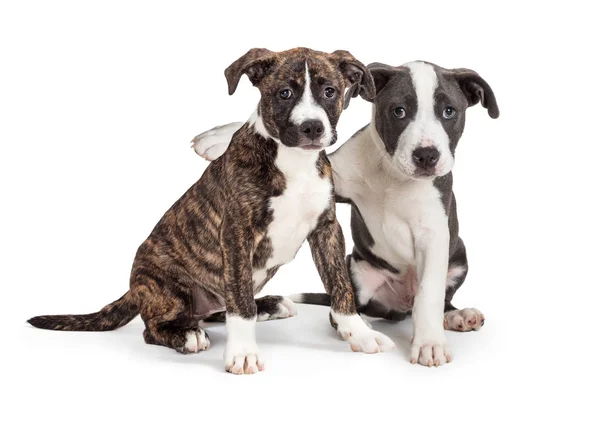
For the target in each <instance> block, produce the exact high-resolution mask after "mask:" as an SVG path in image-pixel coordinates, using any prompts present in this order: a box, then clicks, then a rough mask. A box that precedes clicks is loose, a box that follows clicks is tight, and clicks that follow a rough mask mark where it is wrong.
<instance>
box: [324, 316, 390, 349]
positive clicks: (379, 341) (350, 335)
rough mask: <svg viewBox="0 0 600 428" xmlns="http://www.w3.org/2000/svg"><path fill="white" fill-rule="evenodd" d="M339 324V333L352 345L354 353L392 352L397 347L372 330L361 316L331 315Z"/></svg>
mask: <svg viewBox="0 0 600 428" xmlns="http://www.w3.org/2000/svg"><path fill="white" fill-rule="evenodd" d="M331 315H332V318H333V320H334V321H335V323H336V324H337V332H338V334H339V335H340V336H341V337H342V339H344V340H345V341H347V342H349V343H350V348H351V349H352V350H353V351H354V352H365V353H367V354H376V353H378V352H386V351H391V350H392V349H394V348H395V347H396V345H395V344H394V342H392V340H391V339H390V338H389V337H387V336H386V335H385V334H383V333H380V332H378V331H375V330H371V329H370V328H369V327H367V325H366V324H365V322H364V321H363V320H362V319H361V318H360V316H359V315H357V314H354V315H341V314H336V313H334V312H332V313H331Z"/></svg>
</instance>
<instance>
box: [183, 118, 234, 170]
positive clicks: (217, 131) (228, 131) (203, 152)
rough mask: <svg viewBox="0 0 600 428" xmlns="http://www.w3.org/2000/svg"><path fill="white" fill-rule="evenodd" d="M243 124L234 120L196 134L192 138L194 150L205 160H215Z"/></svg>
mask: <svg viewBox="0 0 600 428" xmlns="http://www.w3.org/2000/svg"><path fill="white" fill-rule="evenodd" d="M242 125H243V123H240V122H235V123H230V124H228V125H224V126H218V127H216V128H213V129H211V130H209V131H206V132H203V133H202V134H199V135H197V136H196V137H194V139H193V140H192V147H193V148H194V151H195V152H196V153H197V154H199V155H200V156H202V157H203V158H204V159H206V160H209V161H211V160H215V159H217V158H218V157H219V156H221V155H222V154H223V153H225V150H227V147H228V146H229V143H230V142H231V137H232V136H233V134H234V133H235V132H236V131H237V130H238V129H239V128H240V127H241V126H242Z"/></svg>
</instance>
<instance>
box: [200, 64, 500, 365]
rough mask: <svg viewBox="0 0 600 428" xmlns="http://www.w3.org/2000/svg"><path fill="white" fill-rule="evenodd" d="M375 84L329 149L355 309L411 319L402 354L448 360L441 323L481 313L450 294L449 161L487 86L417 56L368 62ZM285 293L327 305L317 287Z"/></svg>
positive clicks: (490, 99) (470, 319)
mask: <svg viewBox="0 0 600 428" xmlns="http://www.w3.org/2000/svg"><path fill="white" fill-rule="evenodd" d="M369 70H370V71H371V74H372V75H373V79H374V81H375V85H376V91H377V95H376V97H375V100H374V104H373V115H372V121H371V123H370V124H369V125H367V126H366V127H364V128H363V129H361V130H360V131H358V132H357V133H356V134H355V135H354V136H353V137H352V138H350V140H349V141H348V142H346V143H345V144H343V145H342V146H341V148H340V149H339V150H337V151H336V152H335V153H333V154H332V155H330V156H329V159H330V161H331V164H332V166H333V170H334V183H335V193H336V199H337V201H338V202H347V203H350V204H352V216H351V230H352V237H353V240H354V245H355V246H354V249H353V252H352V254H351V255H349V256H348V258H347V263H348V266H349V271H350V275H351V279H352V284H353V287H354V289H355V295H356V300H357V306H358V310H359V312H361V313H362V314H365V315H369V316H373V317H381V318H386V319H391V320H401V319H404V318H406V316H408V315H412V317H413V338H412V348H411V356H410V359H411V362H413V363H417V362H418V363H420V364H422V365H426V366H432V365H435V366H437V365H441V364H444V363H446V362H449V361H450V360H451V353H450V350H449V347H448V344H447V340H446V337H445V334H444V328H446V329H449V330H456V331H470V330H478V329H479V328H480V327H481V326H482V325H483V323H484V316H483V314H482V313H481V312H480V311H479V310H477V309H474V308H471V309H463V310H458V309H456V308H455V307H454V306H453V305H452V303H451V300H452V298H453V296H454V294H455V292H456V290H457V289H458V288H459V287H460V286H461V285H462V283H463V282H464V280H465V277H466V275H467V270H468V263H467V257H466V251H465V245H464V243H463V241H462V240H461V239H460V237H459V236H458V219H457V213H456V200H455V197H454V193H453V191H452V173H451V170H452V167H453V165H454V154H455V150H456V146H457V144H458V140H459V139H460V137H461V135H462V132H463V129H464V126H465V113H466V109H467V108H468V107H470V106H473V105H475V104H477V103H479V102H481V104H482V106H483V107H485V108H486V109H487V110H488V114H489V116H490V117H492V118H497V117H498V116H499V110H498V106H497V103H496V98H495V96H494V93H493V91H492V89H491V88H490V86H489V85H488V84H487V82H486V81H485V80H483V79H482V78H481V77H480V76H479V75H478V74H477V73H476V72H474V71H472V70H468V69H451V70H449V69H444V68H442V67H439V66H436V65H434V64H431V63H427V62H422V61H416V62H411V63H408V64H405V65H403V66H400V67H392V66H389V65H385V64H380V63H374V64H371V65H369ZM238 126H239V124H231V125H227V126H226V127H221V128H217V129H215V130H212V131H209V132H208V133H204V134H201V135H199V136H198V137H196V138H195V139H194V148H195V150H196V152H197V153H198V154H200V155H202V156H204V157H206V158H207V159H214V158H215V157H218V156H219V155H220V153H221V150H222V149H223V148H224V147H227V144H228V142H229V139H230V137H231V135H232V134H233V132H234V131H235V130H236V129H237V128H238ZM292 300H295V301H297V302H303V303H313V304H328V303H329V297H328V296H326V295H322V294H300V295H297V296H294V297H293V298H292Z"/></svg>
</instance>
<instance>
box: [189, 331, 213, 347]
mask: <svg viewBox="0 0 600 428" xmlns="http://www.w3.org/2000/svg"><path fill="white" fill-rule="evenodd" d="M209 346H210V341H209V340H208V337H207V336H206V333H205V332H204V330H199V331H195V330H189V331H188V332H187V333H186V334H185V345H184V346H183V348H184V350H185V351H186V352H200V351H205V350H207V349H208V347H209Z"/></svg>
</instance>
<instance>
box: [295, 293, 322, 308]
mask: <svg viewBox="0 0 600 428" xmlns="http://www.w3.org/2000/svg"><path fill="white" fill-rule="evenodd" d="M288 298H289V299H290V300H291V301H292V302H296V303H306V304H307V305H320V306H331V297H330V296H329V294H326V293H300V294H292V295H291V296H288Z"/></svg>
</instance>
